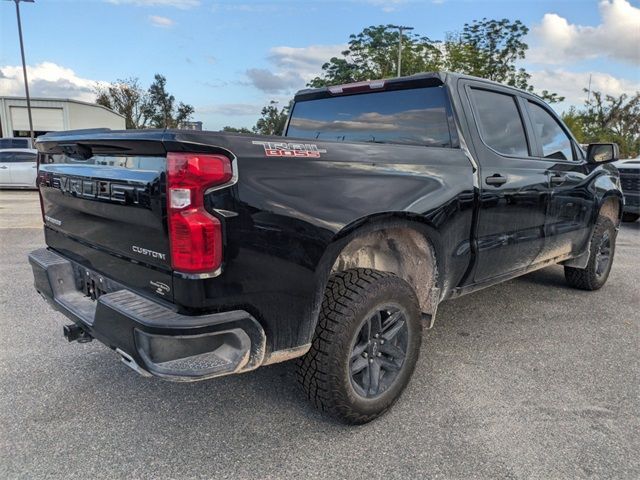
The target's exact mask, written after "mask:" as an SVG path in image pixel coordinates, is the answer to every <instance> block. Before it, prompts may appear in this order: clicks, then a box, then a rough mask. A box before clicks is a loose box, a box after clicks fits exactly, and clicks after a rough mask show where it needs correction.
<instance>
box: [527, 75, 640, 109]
mask: <svg viewBox="0 0 640 480" xmlns="http://www.w3.org/2000/svg"><path fill="white" fill-rule="evenodd" d="M530 73H531V83H532V84H533V85H535V86H536V91H537V92H540V91H542V90H549V91H550V92H554V93H557V94H558V95H561V96H563V97H566V99H565V101H564V102H563V104H564V105H582V104H583V103H584V101H585V100H586V98H587V94H586V93H585V92H584V91H583V89H584V88H588V87H589V75H591V91H594V90H595V91H599V92H602V93H604V94H609V95H614V96H617V95H621V94H623V93H628V94H633V93H635V92H636V91H640V82H638V81H633V80H626V79H621V78H616V77H614V76H613V75H610V74H608V73H603V72H591V73H589V72H569V71H567V70H563V69H556V70H550V69H547V70H538V71H532V72H530Z"/></svg>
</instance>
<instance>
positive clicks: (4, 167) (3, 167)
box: [0, 165, 9, 170]
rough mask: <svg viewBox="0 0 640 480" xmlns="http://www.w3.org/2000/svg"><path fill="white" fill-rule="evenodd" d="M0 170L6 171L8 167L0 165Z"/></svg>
mask: <svg viewBox="0 0 640 480" xmlns="http://www.w3.org/2000/svg"><path fill="white" fill-rule="evenodd" d="M0 168H1V169H3V170H6V169H7V168H9V167H7V166H5V165H2V166H1V167H0Z"/></svg>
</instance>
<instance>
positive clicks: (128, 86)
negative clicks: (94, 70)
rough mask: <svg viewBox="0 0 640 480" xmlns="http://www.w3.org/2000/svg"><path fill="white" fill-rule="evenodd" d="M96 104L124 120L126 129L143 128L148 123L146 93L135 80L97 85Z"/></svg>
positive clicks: (128, 79) (129, 79) (127, 79)
mask: <svg viewBox="0 0 640 480" xmlns="http://www.w3.org/2000/svg"><path fill="white" fill-rule="evenodd" d="M95 91H96V103H97V104H98V105H102V106H104V107H107V108H109V109H111V110H113V111H115V112H118V113H119V114H121V115H123V116H124V118H125V125H126V128H145V127H146V126H147V124H148V122H149V119H148V118H147V116H146V108H145V105H146V103H147V93H146V92H145V90H144V89H143V88H142V87H140V83H139V81H138V79H137V78H126V79H122V80H116V81H115V82H113V83H110V84H108V85H97V86H96V88H95Z"/></svg>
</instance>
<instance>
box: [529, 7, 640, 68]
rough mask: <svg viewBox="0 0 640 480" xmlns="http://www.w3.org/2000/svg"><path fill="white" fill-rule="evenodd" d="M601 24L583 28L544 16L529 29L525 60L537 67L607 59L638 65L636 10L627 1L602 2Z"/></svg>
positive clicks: (639, 48) (638, 19)
mask: <svg viewBox="0 0 640 480" xmlns="http://www.w3.org/2000/svg"><path fill="white" fill-rule="evenodd" d="M599 9H600V15H601V17H602V23H600V25H597V26H595V27H594V26H585V25H578V24H573V23H570V22H569V21H568V20H567V19H566V18H564V17H561V16H560V15H557V14H555V13H547V14H545V15H544V17H543V18H542V22H541V23H540V24H538V25H535V26H534V27H533V29H532V38H533V42H532V44H533V48H532V49H531V50H530V52H529V54H528V55H527V60H529V61H532V62H534V63H541V64H561V63H562V64H566V63H572V62H577V61H580V60H586V59H593V58H597V57H609V58H613V59H617V60H622V61H624V62H628V63H631V64H635V65H638V64H640V27H639V26H640V8H637V7H634V6H633V5H631V4H630V3H629V2H628V1H627V0H602V1H601V2H600V3H599Z"/></svg>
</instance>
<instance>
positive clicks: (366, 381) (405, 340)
mask: <svg viewBox="0 0 640 480" xmlns="http://www.w3.org/2000/svg"><path fill="white" fill-rule="evenodd" d="M421 340H422V323H421V318H420V309H419V307H418V299H417V298H416V294H415V292H414V291H413V289H412V288H411V286H410V285H409V284H408V283H407V282H405V281H404V280H402V279H400V278H398V277H396V276H395V275H393V274H390V273H386V272H379V271H376V270H370V269H360V268H358V269H352V270H346V271H344V272H340V273H338V274H335V275H333V276H332V277H331V278H330V279H329V282H328V285H327V289H326V291H325V296H324V301H323V303H322V308H321V312H320V318H319V321H318V326H317V328H316V332H315V335H314V339H313V344H312V347H311V349H310V350H309V352H308V353H307V354H306V355H305V356H304V357H302V358H301V359H300V360H299V361H298V378H299V381H300V383H301V384H302V387H303V389H304V391H305V393H306V395H307V397H308V398H309V399H310V400H311V402H312V403H313V404H314V405H315V406H316V407H317V408H319V409H320V410H322V411H325V412H328V413H330V414H332V415H333V416H335V417H337V418H338V419H340V420H341V421H344V422H346V423H352V424H353V423H365V422H368V421H371V420H373V419H374V418H376V417H378V416H379V415H381V414H382V413H384V412H385V411H386V410H387V409H388V408H389V407H390V406H391V405H392V404H393V403H394V402H395V401H396V400H397V399H398V397H399V396H400V394H401V393H402V391H403V390H404V388H405V387H406V385H407V383H408V382H409V378H410V377H411V374H412V373H413V370H414V367H415V364H416V361H417V359H418V355H419V353H420V343H421Z"/></svg>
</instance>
